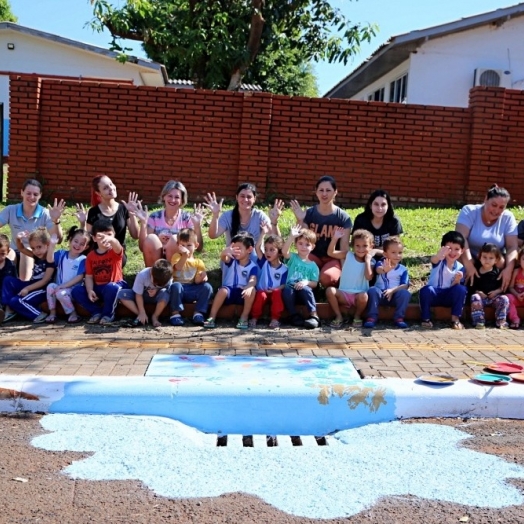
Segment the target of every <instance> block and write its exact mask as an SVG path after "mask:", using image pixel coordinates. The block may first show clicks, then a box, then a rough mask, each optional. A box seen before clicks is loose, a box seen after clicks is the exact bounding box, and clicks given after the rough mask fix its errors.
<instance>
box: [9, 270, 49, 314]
mask: <svg viewBox="0 0 524 524" xmlns="http://www.w3.org/2000/svg"><path fill="white" fill-rule="evenodd" d="M35 282H38V280H29V281H25V280H20V279H19V278H16V277H11V276H7V277H5V278H4V283H3V286H2V304H4V305H5V306H9V307H10V308H11V309H12V310H13V311H16V312H17V313H19V314H20V315H22V316H23V317H25V318H28V319H29V320H34V319H35V318H36V317H37V316H38V315H40V313H42V310H41V309H40V304H42V302H45V301H46V299H47V294H46V288H45V286H44V287H43V288H42V289H37V290H35V291H31V292H30V293H28V294H27V295H26V296H25V297H21V296H19V295H18V293H20V291H22V289H24V288H25V287H27V286H30V285H32V284H34V283H35Z"/></svg>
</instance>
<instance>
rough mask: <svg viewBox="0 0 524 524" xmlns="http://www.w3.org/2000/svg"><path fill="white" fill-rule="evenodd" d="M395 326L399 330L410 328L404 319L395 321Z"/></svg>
mask: <svg viewBox="0 0 524 524" xmlns="http://www.w3.org/2000/svg"><path fill="white" fill-rule="evenodd" d="M394 323H395V326H397V327H398V328H399V329H407V328H408V327H409V326H408V325H407V324H406V323H405V322H404V319H403V318H397V320H395V322H394Z"/></svg>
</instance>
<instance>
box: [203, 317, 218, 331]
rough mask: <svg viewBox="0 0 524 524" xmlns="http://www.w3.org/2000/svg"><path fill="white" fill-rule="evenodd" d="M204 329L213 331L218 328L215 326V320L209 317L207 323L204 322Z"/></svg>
mask: <svg viewBox="0 0 524 524" xmlns="http://www.w3.org/2000/svg"><path fill="white" fill-rule="evenodd" d="M204 327H205V328H207V329H213V328H215V327H216V325H215V319H214V318H213V317H209V318H208V319H207V320H206V321H205V322H204Z"/></svg>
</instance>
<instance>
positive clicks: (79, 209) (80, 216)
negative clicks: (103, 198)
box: [75, 204, 87, 224]
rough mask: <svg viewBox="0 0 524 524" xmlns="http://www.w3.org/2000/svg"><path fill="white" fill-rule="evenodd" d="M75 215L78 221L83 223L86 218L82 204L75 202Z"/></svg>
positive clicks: (85, 211)
mask: <svg viewBox="0 0 524 524" xmlns="http://www.w3.org/2000/svg"><path fill="white" fill-rule="evenodd" d="M75 217H76V218H77V220H78V221H79V222H80V224H85V223H86V220H87V210H86V209H85V207H84V204H76V213H75Z"/></svg>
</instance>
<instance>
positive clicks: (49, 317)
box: [45, 315, 56, 324]
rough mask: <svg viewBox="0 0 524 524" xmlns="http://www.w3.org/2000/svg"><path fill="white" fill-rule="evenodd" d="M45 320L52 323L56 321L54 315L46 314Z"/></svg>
mask: <svg viewBox="0 0 524 524" xmlns="http://www.w3.org/2000/svg"><path fill="white" fill-rule="evenodd" d="M45 321H46V324H54V323H55V322H56V315H48V317H47V318H46V319H45Z"/></svg>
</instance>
